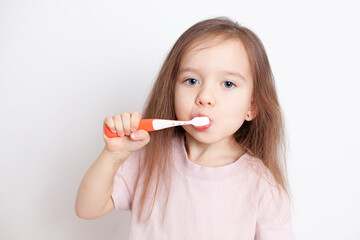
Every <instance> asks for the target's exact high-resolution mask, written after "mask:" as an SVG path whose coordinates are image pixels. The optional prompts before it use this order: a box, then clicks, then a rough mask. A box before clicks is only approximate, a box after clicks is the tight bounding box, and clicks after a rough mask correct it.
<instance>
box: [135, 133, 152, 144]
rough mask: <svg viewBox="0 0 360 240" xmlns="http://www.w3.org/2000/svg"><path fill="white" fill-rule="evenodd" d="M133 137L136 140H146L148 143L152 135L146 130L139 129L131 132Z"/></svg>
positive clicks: (145, 142)
mask: <svg viewBox="0 0 360 240" xmlns="http://www.w3.org/2000/svg"><path fill="white" fill-rule="evenodd" d="M130 137H131V139H132V140H134V141H144V144H147V143H148V142H149V140H150V135H149V133H148V132H147V131H145V130H139V131H136V132H133V133H131V135H130Z"/></svg>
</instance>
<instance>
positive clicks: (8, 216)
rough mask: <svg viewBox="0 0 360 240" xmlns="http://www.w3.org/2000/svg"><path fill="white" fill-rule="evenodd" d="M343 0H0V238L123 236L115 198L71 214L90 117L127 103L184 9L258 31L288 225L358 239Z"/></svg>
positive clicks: (140, 89) (98, 118) (149, 75)
mask: <svg viewBox="0 0 360 240" xmlns="http://www.w3.org/2000/svg"><path fill="white" fill-rule="evenodd" d="M219 3H221V4H219ZM359 11H360V8H359V3H358V2H357V1H355V0H354V1H350V0H347V1H304V0H303V1H299V2H298V3H289V1H265V0H264V1H235V0H234V1H177V2H176V3H170V1H144V2H139V1H126V2H124V1H114V0H113V1H110V0H107V1H94V0H93V1H85V0H75V1H74V0H71V1H70V0H63V1H40V0H33V1H10V0H8V1H6V0H2V1H0V158H1V159H0V160H1V161H0V164H1V165H0V180H1V181H0V194H1V196H0V238H1V239H89V240H90V239H126V236H127V233H128V227H129V216H130V214H129V213H128V212H115V211H113V212H112V213H110V214H108V215H106V216H104V217H102V218H100V219H97V220H93V221H87V220H81V219H79V218H77V216H76V214H75V211H74V202H75V196H76V191H77V188H78V185H79V183H80V181H81V178H82V177H83V174H84V173H85V171H86V170H87V169H88V167H89V166H90V164H91V163H92V162H93V161H94V160H95V158H96V157H97V155H98V154H99V152H100V151H101V149H102V148H103V145H104V142H103V139H102V122H103V119H104V118H105V117H106V116H109V115H114V114H115V113H120V112H123V111H134V110H138V111H141V109H142V107H143V104H144V101H145V99H146V95H147V93H148V92H149V90H150V88H151V84H152V82H153V81H154V79H155V77H156V75H157V73H158V70H159V68H160V65H161V63H162V61H163V60H164V57H165V55H166V54H167V52H168V51H169V50H170V48H171V46H172V44H173V43H174V42H175V41H176V39H177V38H178V37H179V36H180V34H181V33H182V32H183V31H185V30H186V29H187V28H188V27H190V26H191V25H192V24H194V23H195V22H198V21H200V20H203V19H205V18H209V17H216V16H221V15H223V16H228V17H230V18H232V19H234V20H236V21H238V22H239V23H241V24H243V25H244V26H247V27H249V28H250V29H252V30H253V31H254V32H255V33H257V34H258V36H259V37H260V38H261V39H262V41H263V43H264V45H265V48H266V49H267V52H268V55H269V58H270V62H271V64H272V68H273V72H274V75H275V78H276V82H277V88H278V94H279V97H280V101H281V104H282V107H283V110H284V112H285V117H286V124H287V127H288V128H287V132H288V135H289V141H290V151H289V175H290V183H291V187H292V192H293V196H294V205H295V212H294V219H293V222H294V230H295V233H296V235H297V239H306V240H311V239H314V240H315V239H327V240H331V239H334V240H335V239H347V240H355V239H360V228H359V226H360V188H359V186H358V182H359V180H360V174H359V171H360V167H359V160H360V157H359V149H360V138H359V135H360V131H359V130H360V128H359V123H360V115H359V103H360V94H359V90H360V89H359V80H360V77H359V55H360V48H359V42H360V34H359V22H360V17H359V15H358V13H359Z"/></svg>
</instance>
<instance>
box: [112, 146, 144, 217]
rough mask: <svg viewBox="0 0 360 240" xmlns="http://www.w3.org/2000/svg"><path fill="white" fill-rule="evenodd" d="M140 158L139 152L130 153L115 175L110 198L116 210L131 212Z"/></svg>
mask: <svg viewBox="0 0 360 240" xmlns="http://www.w3.org/2000/svg"><path fill="white" fill-rule="evenodd" d="M140 156H141V154H140V150H138V151H136V152H133V153H131V155H130V156H129V157H128V158H127V159H126V160H125V162H124V163H123V164H122V165H121V166H120V167H119V169H118V171H117V172H116V174H115V177H114V187H113V191H112V194H111V197H112V199H113V201H114V205H115V209H117V210H131V208H132V200H133V197H134V193H135V187H136V183H137V178H138V175H139V168H140V164H139V163H140Z"/></svg>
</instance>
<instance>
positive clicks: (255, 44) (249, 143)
mask: <svg viewBox="0 0 360 240" xmlns="http://www.w3.org/2000/svg"><path fill="white" fill-rule="evenodd" d="M215 37H222V38H223V39H229V38H231V39H239V40H240V41H241V42H242V43H243V44H244V46H245V48H246V51H247V54H248V57H249V62H250V66H251V72H252V76H253V81H254V89H253V100H254V102H253V103H254V105H255V108H256V117H255V118H254V119H253V120H252V121H245V122H244V123H243V125H242V126H241V127H240V129H239V130H238V131H237V132H235V134H234V138H235V139H236V141H237V142H238V143H239V144H240V145H241V146H242V147H243V148H244V149H246V150H247V152H248V153H249V154H251V155H253V156H255V157H257V158H259V159H260V160H262V161H263V163H264V165H265V166H266V167H267V168H268V169H269V171H270V173H271V174H272V176H273V178H274V180H275V182H276V184H277V186H276V187H277V188H278V189H279V190H280V189H283V190H284V192H285V193H286V194H287V195H288V196H289V194H290V193H289V187H288V180H287V175H286V172H287V169H286V153H285V149H286V148H285V138H284V126H283V118H282V113H281V108H280V105H279V102H278V97H277V94H276V88H275V83H274V77H273V74H272V71H271V67H270V64H269V61H268V57H267V54H266V52H265V49H264V46H263V44H262V42H261V41H260V39H259V38H258V37H257V36H256V34H255V33H254V32H252V31H251V30H249V29H248V28H246V27H243V26H240V25H239V24H238V23H237V22H233V21H232V20H230V19H228V18H226V17H218V18H213V19H207V20H204V21H201V22H198V23H196V24H195V25H193V26H192V27H190V28H189V29H188V30H186V31H185V32H184V33H183V34H182V35H181V36H180V38H179V39H178V40H177V41H176V43H175V44H174V46H173V48H172V49H171V50H170V52H169V54H168V55H167V57H166V59H165V61H164V63H163V65H162V67H161V70H160V72H159V74H158V77H157V79H156V81H155V84H154V86H153V88H152V91H151V93H150V95H149V96H148V100H147V104H146V106H145V108H144V111H143V116H142V117H143V118H145V119H146V118H160V119H176V115H175V109H174V89H175V80H176V78H177V74H178V70H179V66H180V62H181V59H182V57H183V56H184V54H185V53H186V52H187V51H189V49H190V48H191V47H193V46H194V45H196V44H199V43H201V42H203V41H206V40H210V41H211V39H214V38H215ZM184 135H185V130H184V129H183V128H180V127H179V128H168V129H164V130H161V131H156V132H150V142H149V143H148V144H147V145H146V146H145V149H144V153H145V156H146V157H145V158H146V159H145V161H144V162H143V166H141V169H140V177H141V178H143V181H141V183H144V185H143V186H141V187H139V184H140V181H138V186H137V190H139V189H141V192H140V194H141V195H140V196H141V197H140V201H139V202H138V204H139V212H138V216H137V217H138V221H141V219H142V218H143V215H144V212H145V210H147V211H148V215H147V218H146V220H149V218H150V216H151V213H152V210H153V207H154V204H155V201H156V195H157V193H158V189H159V187H160V186H161V184H164V183H165V184H167V183H171V177H172V174H171V172H172V164H171V162H172V161H169V159H170V158H171V155H172V149H171V147H172V146H171V144H172V139H173V138H174V137H176V136H184ZM170 187H171V184H168V185H167V191H168V195H167V196H168V197H169V193H170ZM164 209H166V207H164ZM165 211H166V210H165Z"/></svg>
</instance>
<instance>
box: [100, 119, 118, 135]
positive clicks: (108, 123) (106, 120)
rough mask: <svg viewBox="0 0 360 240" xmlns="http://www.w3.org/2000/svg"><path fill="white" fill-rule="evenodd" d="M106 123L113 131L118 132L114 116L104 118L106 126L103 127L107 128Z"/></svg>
mask: <svg viewBox="0 0 360 240" xmlns="http://www.w3.org/2000/svg"><path fill="white" fill-rule="evenodd" d="M105 125H106V126H108V127H109V129H110V130H111V131H112V132H113V133H116V129H115V123H114V120H113V118H112V117H106V118H105V119H104V126H103V129H105Z"/></svg>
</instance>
